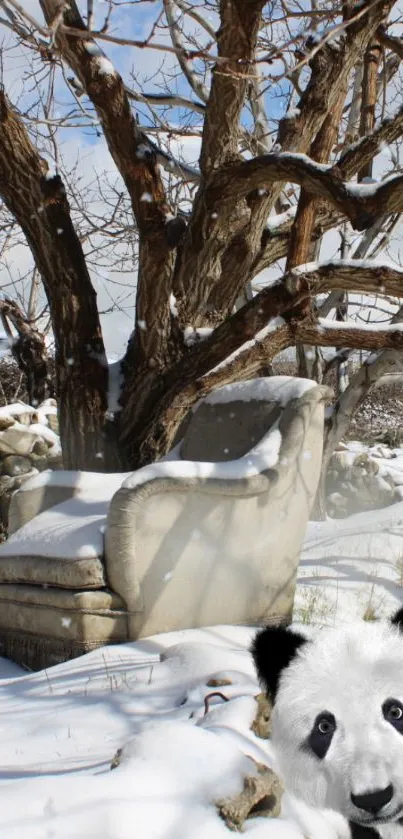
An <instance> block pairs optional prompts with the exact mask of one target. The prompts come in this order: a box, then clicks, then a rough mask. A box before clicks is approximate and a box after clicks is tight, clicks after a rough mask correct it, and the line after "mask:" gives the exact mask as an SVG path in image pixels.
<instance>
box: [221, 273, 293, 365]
mask: <svg viewBox="0 0 403 839" xmlns="http://www.w3.org/2000/svg"><path fill="white" fill-rule="evenodd" d="M277 282H278V280H274V281H273V282H272V283H270V285H271V286H274V285H275V284H276V283H277ZM268 285H269V283H265V287H266V288H267V286H268ZM284 324H285V320H284V319H283V318H282V317H276V318H272V319H271V320H269V322H268V323H267V324H266V326H264V327H263V329H260V330H259V332H257V333H256V335H254V337H253V338H251V339H250V340H249V341H245V343H244V344H241V346H240V347H238V349H237V350H234V352H232V353H231V354H230V355H228V356H227V358H224V360H223V361H220V363H219V364H216V366H215V367H213V368H212V370H211V371H210V372H216V371H217V370H220V369H222V368H223V367H226V366H227V365H228V364H230V363H231V362H232V361H234V359H235V358H237V356H239V355H240V354H241V353H244V352H249V350H251V349H252V348H253V347H255V346H256V345H257V344H261V343H262V341H264V340H265V338H267V336H268V335H270V333H271V332H275V331H276V329H279V328H280V326H284Z"/></svg>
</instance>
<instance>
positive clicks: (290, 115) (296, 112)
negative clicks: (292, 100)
mask: <svg viewBox="0 0 403 839" xmlns="http://www.w3.org/2000/svg"><path fill="white" fill-rule="evenodd" d="M300 115H301V111H300V109H299V108H290V109H289V110H288V111H287V112H286V113H285V114H284V116H283V119H295V117H299V116H300Z"/></svg>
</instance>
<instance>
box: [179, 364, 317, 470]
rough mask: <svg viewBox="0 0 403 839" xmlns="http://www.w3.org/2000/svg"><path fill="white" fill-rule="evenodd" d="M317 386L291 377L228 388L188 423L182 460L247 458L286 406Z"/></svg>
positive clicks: (210, 399) (204, 403) (215, 394)
mask: <svg viewBox="0 0 403 839" xmlns="http://www.w3.org/2000/svg"><path fill="white" fill-rule="evenodd" d="M313 387H315V382H312V381H308V380H306V379H302V380H301V379H294V378H291V377H289V376H273V377H270V378H261V379H250V380H248V381H245V382H236V383H235V384H231V385H225V386H224V387H221V388H219V389H218V390H216V391H214V392H213V393H212V394H210V395H209V396H207V397H206V398H205V399H203V401H201V402H200V403H199V404H198V406H197V407H196V409H194V411H193V413H192V414H191V416H190V417H189V419H188V422H187V424H186V430H185V433H184V436H183V439H182V443H181V447H180V456H181V458H182V460H193V461H211V462H214V463H220V462H221V461H226V460H237V459H238V458H240V457H243V456H244V455H245V454H247V453H248V452H249V451H250V450H251V449H253V447H254V446H256V445H257V443H259V441H260V440H261V439H262V437H264V435H265V434H267V432H268V431H269V429H270V428H272V427H273V426H274V424H275V423H276V422H277V421H278V420H279V418H280V417H281V415H282V413H283V410H284V407H285V405H286V404H287V403H288V402H290V401H291V400H292V399H296V398H298V397H299V396H301V393H303V392H305V391H307V390H309V389H311V388H313Z"/></svg>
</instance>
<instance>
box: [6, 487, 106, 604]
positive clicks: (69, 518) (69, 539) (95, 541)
mask: <svg viewBox="0 0 403 839" xmlns="http://www.w3.org/2000/svg"><path fill="white" fill-rule="evenodd" d="M108 506H109V501H105V500H98V501H97V500H92V501H88V500H87V501H86V500H85V499H84V498H80V497H77V498H73V499H70V500H69V501H65V502H64V503H63V504H58V505H57V506H55V507H52V508H51V509H49V510H46V511H45V512H43V513H40V515H39V516H36V517H35V518H34V519H32V521H30V522H28V523H27V524H25V525H24V526H23V527H21V528H20V529H19V530H18V531H16V533H14V534H13V535H12V536H10V538H9V540H8V541H7V542H5V543H4V544H3V545H0V583H5V582H9V583H11V582H13V583H33V584H35V585H41V586H58V587H61V588H67V589H70V588H71V589H83V588H84V589H86V588H88V589H97V588H102V587H103V586H104V585H105V573H104V564H103V550H104V546H103V531H104V526H105V522H106V514H107V510H108Z"/></svg>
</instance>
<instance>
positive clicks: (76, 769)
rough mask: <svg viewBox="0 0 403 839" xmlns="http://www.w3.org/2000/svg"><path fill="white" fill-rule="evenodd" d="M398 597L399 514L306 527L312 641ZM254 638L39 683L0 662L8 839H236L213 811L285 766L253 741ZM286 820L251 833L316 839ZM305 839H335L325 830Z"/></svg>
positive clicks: (205, 637)
mask: <svg viewBox="0 0 403 839" xmlns="http://www.w3.org/2000/svg"><path fill="white" fill-rule="evenodd" d="M352 445H353V444H352ZM396 454H397V456H396V457H395V458H393V469H396V470H400V471H401V472H402V481H403V452H400V451H399V452H396ZM387 460H388V458H385V464H384V466H385V468H387V466H388V465H389V467H390V466H391V463H390V461H388V464H387V463H386V461H387ZM402 586H403V502H401V503H398V504H395V505H392V506H391V507H388V508H385V509H383V510H380V511H375V512H374V511H371V512H369V513H363V514H359V515H357V516H353V517H351V518H349V519H346V520H338V521H327V522H324V523H314V522H312V523H310V524H309V525H308V530H307V535H306V540H305V545H304V550H303V553H302V557H301V565H300V572H299V581H298V586H297V594H296V601H295V618H296V619H297V620H298V621H299V622H300V623H301V625H302V626H301V627H300V628H302V630H303V631H307V632H312V631H319V630H318V628H317V627H318V626H321V625H323V624H326V625H333V624H334V623H337V622H339V621H342V620H349V619H351V618H357V617H358V618H363V619H366V620H372V619H375V618H377V617H380V616H382V615H388V614H391V613H392V612H393V611H394V610H395V609H396V608H397V607H398V606H399V605H400V604H401V601H402V599H403V597H402V595H403V588H402ZM311 625H313V626H314V627H315V628H314V630H312V627H311ZM253 634H254V629H253V628H247V627H228V626H221V627H213V628H207V629H200V630H188V631H184V632H175V633H169V634H166V635H160V636H156V637H154V638H150V639H147V640H143V641H139V642H137V643H133V644H126V645H121V646H116V647H107V648H104V649H101V650H97V651H95V652H92V653H90V654H88V655H86V656H83V657H82V658H79V659H76V660H74V661H72V662H67V663H66V664H62V665H59V666H57V667H53V668H51V669H49V670H47V671H44V672H41V673H36V674H30V673H26V672H24V671H22V670H21V669H20V668H18V667H17V666H16V665H13V664H12V663H11V662H7V661H4V660H1V659H0V719H1V723H2V736H1V738H0V784H1V785H2V787H3V795H2V807H1V808H0V837H4V838H5V839H84V837H85V839H92V837H93V839H133V837H136V839H225V837H229V836H230V835H231V832H230V831H229V829H228V828H227V827H226V825H225V824H224V822H223V821H222V820H221V819H220V817H219V816H218V815H217V812H216V809H215V806H214V801H215V800H217V799H220V798H222V797H224V796H227V795H231V794H235V793H237V792H239V791H240V790H241V789H242V784H243V778H244V776H245V774H248V772H250V771H251V768H252V764H251V762H250V760H249V759H248V757H247V756H251V757H252V758H253V759H254V760H255V761H258V762H260V763H266V764H267V765H270V766H275V758H274V755H273V754H272V751H271V747H270V742H269V741H267V740H261V739H259V738H257V737H256V736H255V735H254V734H253V733H252V731H251V730H250V726H251V723H252V720H253V718H254V716H255V712H256V702H255V700H254V696H255V695H256V694H257V693H258V692H259V688H258V685H257V681H256V676H255V673H254V669H253V665H252V660H251V657H250V655H249V651H248V650H249V646H250V642H251V638H252V636H253ZM212 678H216V679H217V678H218V679H219V680H224V681H226V682H228V684H225V685H224V686H222V687H220V688H218V690H220V691H221V692H222V693H223V694H224V695H225V697H226V698H227V699H228V700H229V701H228V702H224V701H223V700H222V699H220V698H219V697H215V698H212V699H211V700H210V701H209V702H208V710H207V713H205V710H206V709H205V697H206V696H207V695H208V694H209V693H211V692H212V691H214V687H212V686H211V685H209V684H208V683H209V682H210V680H211V679H212ZM122 747H123V753H122V758H121V763H120V765H119V766H118V767H117V768H116V769H115V770H113V771H111V770H110V764H111V761H112V759H113V757H114V755H115V753H116V751H117V749H120V748H122ZM289 808H290V802H288V804H287V798H286V797H285V799H284V808H283V812H282V815H281V817H280V818H278V819H266V818H262V817H260V818H259V817H258V818H255V819H251V820H248V822H247V823H246V827H245V833H246V834H248V835H250V836H251V839H302V837H303V836H304V833H305V835H306V834H307V829H305V831H302V829H301V828H300V827H298V825H297V823H296V821H294V819H293V818H292V815H291V811H290V809H289ZM312 818H313V815H312ZM315 818H319V817H318V816H316V815H315ZM309 835H310V837H311V839H319V837H320V839H334V834H333V833H332V832H331V829H330V827H327V826H326V825H325V823H322V822H321V821H320V820H319V822H316V823H315V824H314V823H313V822H312V828H311V829H310V830H309Z"/></svg>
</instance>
